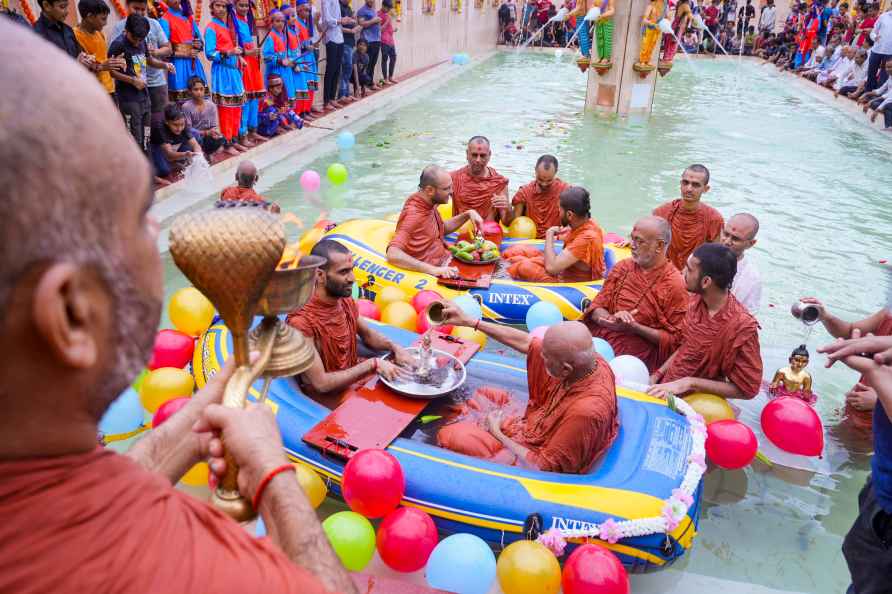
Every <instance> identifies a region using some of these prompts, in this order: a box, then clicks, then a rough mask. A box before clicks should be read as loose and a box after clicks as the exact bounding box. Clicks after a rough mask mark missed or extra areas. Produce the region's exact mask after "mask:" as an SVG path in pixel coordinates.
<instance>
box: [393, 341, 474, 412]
mask: <svg viewBox="0 0 892 594" xmlns="http://www.w3.org/2000/svg"><path fill="white" fill-rule="evenodd" d="M406 350H407V351H409V353H411V354H413V355H417V354H418V351H419V348H418V347H409V348H407V349H406ZM432 353H433V354H434V357H435V358H436V361H437V366H438V367H439V368H440V369H443V368H444V367H445V368H446V369H447V372H446V377H445V379H444V380H443V383H441V384H439V385H434V384H422V383H418V382H416V381H413V380H411V379H410V380H409V381H402V380H396V381H389V380H387V379H384V378H383V377H381V376H380V375H379V376H378V380H379V381H381V382H383V383H384V384H385V385H386V386H388V387H389V388H390V389H391V390H393V391H395V392H399V393H400V394H402V395H404V396H408V397H410V398H419V399H422V400H433V399H434V398H439V397H440V396H445V395H446V394H448V393H449V392H451V391H453V390H455V389H456V388H458V387H459V386H461V385H462V384H464V383H465V379H467V376H468V374H467V371H466V370H465V365H464V363H462V362H461V361H459V360H458V359H457V358H455V357H454V356H452V355H450V354H449V353H447V352H446V351H441V350H439V349H433V350H432ZM392 356H393V353H388V354H387V355H386V356H385V357H384V358H385V359H388V358H391V357H392Z"/></svg>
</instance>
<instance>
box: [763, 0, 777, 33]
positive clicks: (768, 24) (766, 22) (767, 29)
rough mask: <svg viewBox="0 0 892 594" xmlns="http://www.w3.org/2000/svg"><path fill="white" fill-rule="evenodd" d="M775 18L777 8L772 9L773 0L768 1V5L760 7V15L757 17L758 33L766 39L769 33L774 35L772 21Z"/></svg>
mask: <svg viewBox="0 0 892 594" xmlns="http://www.w3.org/2000/svg"><path fill="white" fill-rule="evenodd" d="M776 16H777V8H775V7H774V0H768V3H767V4H766V5H765V6H763V7H762V13H761V14H760V15H759V32H760V33H761V34H762V35H763V36H764V37H767V36H768V34H769V33H774V19H775V18H776Z"/></svg>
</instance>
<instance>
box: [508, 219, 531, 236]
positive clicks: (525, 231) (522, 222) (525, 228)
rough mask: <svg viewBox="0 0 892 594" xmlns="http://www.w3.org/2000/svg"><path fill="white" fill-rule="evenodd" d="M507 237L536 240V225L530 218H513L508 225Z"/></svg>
mask: <svg viewBox="0 0 892 594" xmlns="http://www.w3.org/2000/svg"><path fill="white" fill-rule="evenodd" d="M508 237H513V238H514V239H536V223H535V221H533V219H531V218H530V217H515V218H514V220H513V221H511V224H510V225H508Z"/></svg>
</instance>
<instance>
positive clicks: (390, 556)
mask: <svg viewBox="0 0 892 594" xmlns="http://www.w3.org/2000/svg"><path fill="white" fill-rule="evenodd" d="M437 537H438V535H437V527H436V525H435V524H434V521H433V520H432V519H431V517H430V516H429V515H427V514H426V513H425V512H423V511H421V510H420V509H417V508H414V507H401V508H399V509H397V510H395V511H392V512H390V513H389V514H387V517H386V518H384V521H383V522H381V527H380V528H378V539H377V540H378V543H377V544H378V554H379V555H381V560H382V561H384V563H385V564H386V565H387V566H388V567H390V568H391V569H395V570H396V571H402V572H404V573H410V572H413V571H418V570H419V569H421V568H422V567H424V566H425V565H427V560H428V558H429V557H430V556H431V553H432V552H433V550H434V548H435V547H436V546H437Z"/></svg>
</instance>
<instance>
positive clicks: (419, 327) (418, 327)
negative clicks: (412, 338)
mask: <svg viewBox="0 0 892 594" xmlns="http://www.w3.org/2000/svg"><path fill="white" fill-rule="evenodd" d="M453 328H454V327H453V326H450V325H449V324H441V325H439V326H435V327H434V332H439V333H440V334H449V333H451V332H452V330H453ZM430 329H431V323H430V322H429V321H428V318H427V313H426V312H424V311H420V312H418V319H417V320H416V321H415V332H417V333H418V334H424V333H425V332H427V331H428V330H430Z"/></svg>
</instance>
